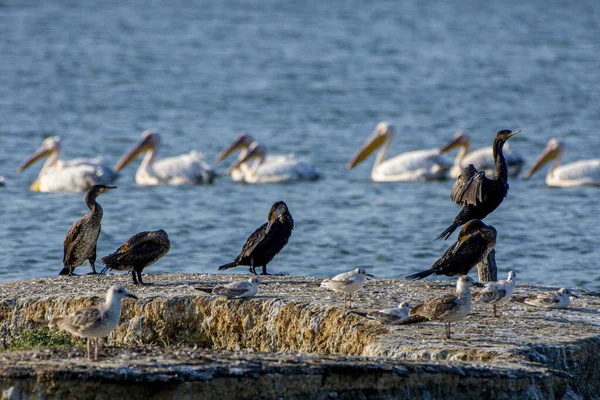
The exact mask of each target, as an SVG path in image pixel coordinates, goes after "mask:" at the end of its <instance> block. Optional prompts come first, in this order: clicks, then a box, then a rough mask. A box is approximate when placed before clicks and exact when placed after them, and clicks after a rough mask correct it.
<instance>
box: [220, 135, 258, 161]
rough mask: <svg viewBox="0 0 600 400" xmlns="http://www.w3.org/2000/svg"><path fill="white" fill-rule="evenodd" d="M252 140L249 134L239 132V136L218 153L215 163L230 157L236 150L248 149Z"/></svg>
mask: <svg viewBox="0 0 600 400" xmlns="http://www.w3.org/2000/svg"><path fill="white" fill-rule="evenodd" d="M252 141H253V140H252V138H251V137H250V136H249V135H246V134H245V133H241V134H239V135H238V137H237V138H236V139H235V140H234V142H233V143H232V144H231V145H229V147H227V148H226V149H225V150H223V151H222V152H220V153H219V154H217V156H216V157H215V161H214V163H215V164H218V163H220V162H221V161H223V159H225V158H226V157H228V156H229V155H230V154H231V153H233V152H234V151H237V150H242V149H247V148H248V147H249V146H250V143H252Z"/></svg>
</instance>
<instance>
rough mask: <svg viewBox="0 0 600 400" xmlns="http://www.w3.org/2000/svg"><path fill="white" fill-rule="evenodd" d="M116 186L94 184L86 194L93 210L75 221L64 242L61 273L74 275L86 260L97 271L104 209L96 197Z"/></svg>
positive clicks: (94, 271) (86, 200) (86, 201)
mask: <svg viewBox="0 0 600 400" xmlns="http://www.w3.org/2000/svg"><path fill="white" fill-rule="evenodd" d="M116 188H117V187H116V186H106V185H93V186H92V187H90V188H89V189H88V191H87V193H86V194H85V204H87V206H88V208H89V209H90V210H91V211H90V212H89V213H87V214H86V215H84V216H83V218H81V219H80V220H79V221H77V222H75V223H74V224H73V225H72V226H71V228H70V229H69V232H68V233H67V236H66V237H65V243H64V256H63V266H64V268H63V269H62V270H61V271H60V272H59V275H73V270H74V269H75V268H76V267H78V266H80V265H81V264H83V263H84V261H85V260H88V261H89V262H90V265H91V266H92V273H93V274H95V273H96V266H95V263H96V244H97V243H98V236H100V223H101V222H102V216H103V215H104V211H102V207H101V206H100V204H98V202H97V201H96V198H97V197H98V196H100V195H101V194H102V193H106V192H108V191H109V190H112V189H116Z"/></svg>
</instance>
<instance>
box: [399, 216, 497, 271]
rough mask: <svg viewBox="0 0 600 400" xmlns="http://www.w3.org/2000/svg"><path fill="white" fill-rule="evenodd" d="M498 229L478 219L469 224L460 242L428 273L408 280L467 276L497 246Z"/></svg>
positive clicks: (460, 234) (449, 249)
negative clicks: (436, 276)
mask: <svg viewBox="0 0 600 400" xmlns="http://www.w3.org/2000/svg"><path fill="white" fill-rule="evenodd" d="M496 234H497V232H496V229H495V228H494V227H493V226H491V225H486V224H484V223H483V222H481V221H480V220H478V219H473V220H471V221H469V222H467V223H466V224H465V225H464V226H463V228H462V229H461V230H460V232H459V234H458V240H457V241H456V243H454V244H453V245H452V246H450V247H449V248H448V250H446V252H445V253H444V255H443V256H442V257H440V259H439V260H437V261H436V262H435V263H434V264H433V265H432V266H431V268H429V269H428V270H426V271H423V272H418V273H416V274H413V275H409V276H407V277H406V279H423V278H425V277H428V276H429V275H446V276H456V275H467V274H468V273H469V271H470V270H471V268H473V267H474V266H476V265H477V264H479V263H480V262H481V261H482V260H484V259H485V257H487V255H488V254H489V252H490V251H492V249H493V248H494V246H495V244H496Z"/></svg>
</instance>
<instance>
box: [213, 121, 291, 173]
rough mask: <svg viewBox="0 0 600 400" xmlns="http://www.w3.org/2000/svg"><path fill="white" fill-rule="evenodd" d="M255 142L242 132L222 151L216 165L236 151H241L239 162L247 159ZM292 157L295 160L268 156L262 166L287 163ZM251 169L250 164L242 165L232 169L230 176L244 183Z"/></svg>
mask: <svg viewBox="0 0 600 400" xmlns="http://www.w3.org/2000/svg"><path fill="white" fill-rule="evenodd" d="M254 142H256V140H254V138H253V137H252V136H250V135H248V134H247V133H243V132H242V133H240V134H238V136H237V137H236V138H235V140H234V141H233V143H232V144H231V145H229V147H227V148H225V149H224V150H223V151H221V152H220V153H219V154H218V155H217V156H216V157H215V162H214V163H215V164H218V163H220V162H221V161H223V160H224V159H225V158H227V157H228V156H229V155H230V154H232V153H233V152H235V151H240V154H239V156H238V159H237V161H240V160H242V159H244V158H245V157H246V155H247V154H248V148H249V147H250V145H251V144H252V143H254ZM290 157H292V158H293V156H292V155H288V156H286V155H274V154H267V155H266V156H265V157H264V159H263V161H262V164H269V163H282V162H285V161H286V160H288V158H290ZM249 169H250V166H249V165H248V163H241V164H240V165H239V166H238V167H237V168H233V169H232V168H230V170H229V174H230V175H231V179H232V180H234V181H237V182H243V181H244V176H245V175H246V173H247V172H248V170H249Z"/></svg>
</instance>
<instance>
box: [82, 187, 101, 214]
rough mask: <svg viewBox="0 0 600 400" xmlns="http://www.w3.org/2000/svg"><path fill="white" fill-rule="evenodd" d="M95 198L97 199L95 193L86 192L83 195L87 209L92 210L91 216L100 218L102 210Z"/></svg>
mask: <svg viewBox="0 0 600 400" xmlns="http://www.w3.org/2000/svg"><path fill="white" fill-rule="evenodd" d="M96 197H98V193H97V192H88V193H87V194H86V195H85V204H87V206H88V208H89V209H90V210H92V214H95V216H97V217H100V218H102V214H103V213H104V211H103V210H102V206H101V205H100V204H99V203H98V202H97V201H96Z"/></svg>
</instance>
